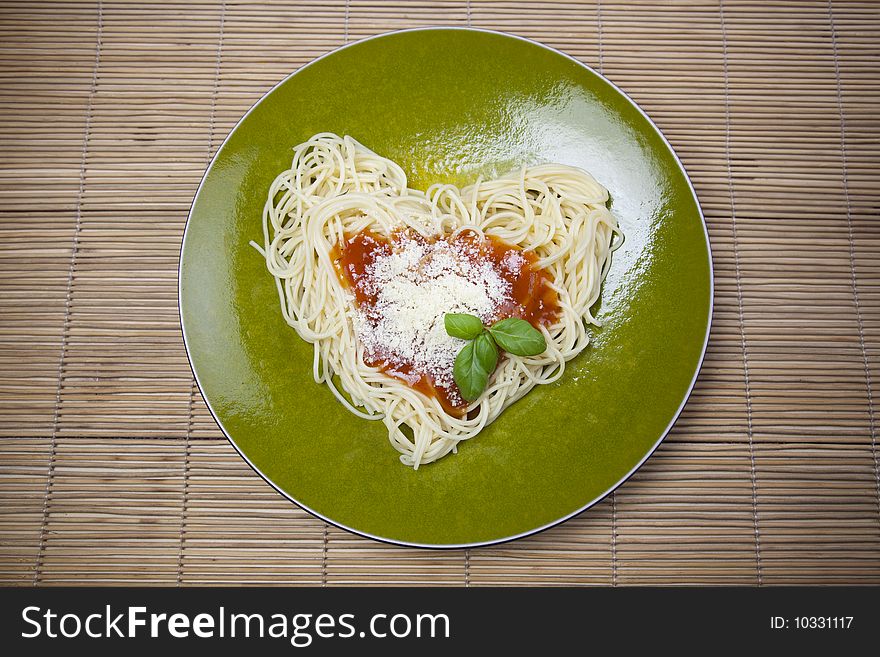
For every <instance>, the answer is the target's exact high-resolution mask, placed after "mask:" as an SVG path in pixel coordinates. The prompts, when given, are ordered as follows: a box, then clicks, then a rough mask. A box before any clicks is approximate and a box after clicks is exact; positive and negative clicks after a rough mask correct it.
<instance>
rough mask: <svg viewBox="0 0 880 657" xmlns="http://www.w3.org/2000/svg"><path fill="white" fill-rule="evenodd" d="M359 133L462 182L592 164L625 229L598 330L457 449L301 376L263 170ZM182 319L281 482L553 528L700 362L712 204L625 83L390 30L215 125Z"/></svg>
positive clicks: (441, 543) (424, 523) (416, 178)
mask: <svg viewBox="0 0 880 657" xmlns="http://www.w3.org/2000/svg"><path fill="white" fill-rule="evenodd" d="M325 131H329V132H335V133H338V134H340V135H343V134H349V135H352V136H353V137H355V138H356V139H358V140H359V141H361V142H362V143H363V144H365V145H366V146H368V147H369V148H371V149H373V150H375V151H376V152H377V153H379V154H381V155H384V156H385V157H388V158H391V159H392V160H394V161H396V162H398V163H399V164H400V165H401V166H402V167H403V169H404V170H405V171H407V172H408V174H409V176H410V186H412V187H417V188H421V189H425V188H426V187H427V186H428V185H430V184H431V183H434V182H438V181H442V182H453V183H457V184H459V185H462V184H466V183H469V182H472V181H473V180H474V179H475V178H476V177H477V175H479V174H483V175H484V176H490V177H491V176H494V175H499V174H503V173H506V172H507V171H508V170H510V169H513V168H515V167H519V166H521V165H523V164H535V163H540V162H561V163H564V164H570V165H575V166H580V167H582V168H584V169H586V170H587V171H590V172H591V173H592V174H593V175H594V176H595V177H596V178H597V179H598V180H599V182H601V183H602V184H603V185H605V186H606V187H607V188H608V189H609V190H610V192H611V196H612V206H611V209H612V211H613V212H614V213H615V215H616V216H617V218H618V220H619V222H620V225H621V227H622V229H623V232H624V233H625V234H626V242H625V244H624V246H623V247H622V248H621V249H620V250H619V251H617V252H616V253H615V254H614V259H613V263H612V266H611V271H610V274H609V276H608V278H607V280H606V281H605V286H604V289H603V293H602V301H601V308H600V312H599V318H600V319H601V321H602V322H603V327H602V328H601V329H596V330H593V343H592V345H591V346H590V347H589V348H587V350H585V351H584V352H583V353H582V354H581V355H580V356H578V357H577V358H576V359H574V360H573V361H572V362H571V363H569V366H568V368H567V369H566V372H565V376H564V377H563V378H562V379H561V381H559V382H557V383H556V384H552V385H548V386H542V387H540V388H538V389H535V390H533V391H532V392H530V393H529V394H528V395H527V396H526V397H525V398H524V399H522V400H521V401H519V402H517V403H516V404H514V405H513V406H511V407H510V408H509V409H507V410H506V411H505V412H504V414H502V416H501V417H500V418H499V419H498V420H497V421H496V422H495V423H493V424H492V425H490V426H489V427H488V428H487V429H485V430H484V431H483V432H482V433H481V434H480V435H479V436H477V437H476V438H475V439H473V440H470V441H467V442H465V443H462V444H461V445H460V446H459V449H458V453H457V454H451V455H449V456H447V457H445V458H443V459H441V460H440V461H438V462H436V463H433V464H430V465H427V466H424V467H422V468H420V469H419V470H418V471H414V470H412V469H411V468H408V467H405V466H404V465H402V464H401V463H400V462H399V461H398V453H397V451H395V450H394V448H393V447H392V446H391V444H390V443H389V442H388V436H387V432H386V430H385V427H384V425H383V424H382V423H380V422H369V421H365V420H361V419H359V418H357V417H355V416H354V415H352V414H350V413H349V412H348V411H346V410H345V409H344V408H343V407H342V406H341V405H340V404H339V403H338V402H337V401H336V399H335V398H334V397H333V394H332V393H331V392H330V390H329V389H327V388H326V387H324V386H320V385H318V384H316V383H314V381H313V380H312V347H311V345H309V344H307V343H305V342H304V341H302V340H301V339H300V338H299V336H297V334H296V332H295V331H294V330H293V329H292V328H290V327H288V326H287V324H286V323H285V322H284V319H283V318H282V316H281V312H280V309H279V305H278V296H277V293H276V290H275V285H274V282H273V279H272V278H271V276H270V275H269V274H268V273H267V272H266V270H265V266H264V262H263V259H262V258H261V257H260V256H259V255H258V254H257V252H256V251H254V249H253V248H251V247H250V246H248V242H249V241H250V240H251V239H254V240H257V241H260V240H261V237H260V236H261V223H260V222H261V211H262V207H263V202H264V200H265V198H266V193H267V190H268V187H269V184H270V183H271V182H272V180H273V179H274V178H275V176H276V175H277V174H278V173H279V172H281V171H282V170H284V169H285V168H287V167H288V166H289V165H290V160H291V155H292V150H291V149H292V147H293V146H295V145H296V144H299V143H300V142H302V141H304V140H306V139H307V138H308V137H310V136H311V135H313V134H315V133H317V132H325ZM180 310H181V321H182V325H183V333H184V339H185V342H186V346H187V351H188V353H189V358H190V361H191V363H192V367H193V371H194V373H195V375H196V379H197V381H198V384H199V387H200V388H201V391H202V394H203V395H204V397H205V400H206V401H207V403H208V406H209V407H210V409H211V412H212V413H213V414H214V417H215V418H216V420H217V423H218V424H219V425H220V427H221V429H223V431H224V433H225V434H226V435H227V436H228V437H229V440H230V441H231V442H232V444H233V445H234V446H235V448H236V449H237V450H238V451H239V453H241V455H242V457H243V458H244V459H245V460H246V461H247V462H248V463H249V464H250V465H251V466H252V467H253V468H254V469H255V470H256V471H257V472H258V473H259V474H260V475H261V476H262V477H264V478H265V479H266V481H268V482H269V483H270V484H272V485H273V486H274V487H275V488H276V489H277V490H278V491H279V492H280V493H281V494H283V495H285V496H286V497H288V498H289V499H291V500H292V501H294V502H296V503H297V504H299V505H300V506H301V507H303V508H304V509H306V510H307V511H309V512H310V513H313V514H314V515H316V516H319V517H321V518H323V519H324V520H326V521H328V522H330V523H333V524H334V525H338V526H339V527H342V528H344V529H349V530H351V531H353V532H356V533H358V534H362V535H364V536H369V537H372V538H376V539H380V540H385V541H391V542H395V543H402V544H407V545H419V546H430V547H462V546H474V545H482V544H488V543H496V542H500V541H505V540H509V539H512V538H517V537H520V536H524V535H527V534H531V533H534V532H536V531H539V530H541V529H545V528H547V527H550V526H552V525H554V524H556V523H559V522H561V521H563V520H565V519H566V518H570V517H571V516H573V515H575V514H577V513H579V512H580V511H583V510H584V509H586V508H588V507H589V506H591V505H593V504H595V503H596V502H598V501H599V500H601V499H602V498H603V497H604V496H606V495H607V494H608V493H609V492H610V491H612V490H613V489H614V488H615V487H616V486H618V485H619V484H621V483H622V482H623V481H625V480H626V479H627V478H628V477H629V476H630V475H631V474H632V473H633V472H634V471H635V469H636V468H638V467H639V465H641V464H642V463H643V462H644V461H645V459H646V458H647V457H648V456H649V455H650V454H651V453H652V452H653V451H654V449H655V448H656V447H657V446H658V444H659V443H660V441H661V440H662V439H663V437H664V436H665V435H666V433H667V432H668V431H669V428H670V427H671V425H672V423H673V422H674V421H675V419H676V417H677V416H678V414H679V412H680V411H681V408H682V406H683V405H684V402H685V400H686V399H687V396H688V394H689V393H690V390H691V388H692V386H693V383H694V380H695V378H696V375H697V371H698V370H699V367H700V363H701V362H702V357H703V353H704V351H705V347H706V340H707V338H708V333H709V323H710V317H711V310H712V267H711V257H710V252H709V242H708V236H707V233H706V228H705V224H704V221H703V218H702V214H701V212H700V208H699V205H698V202H697V199H696V196H695V194H694V190H693V188H692V187H691V184H690V182H689V180H688V177H687V175H686V173H685V171H684V169H683V168H682V165H681V163H680V162H679V160H678V158H677V157H676V156H675V153H674V152H673V151H672V149H671V147H670V146H669V144H668V143H667V141H666V140H665V139H664V138H663V136H662V135H661V134H660V132H659V130H658V129H657V127H656V126H655V125H654V124H653V123H652V122H651V120H650V119H649V118H648V117H647V116H646V115H645V114H644V112H642V111H641V110H640V109H639V108H638V107H637V106H636V105H635V103H633V102H632V101H631V100H630V99H629V98H628V97H627V96H626V95H625V94H624V93H623V92H622V91H620V90H619V89H618V88H617V87H615V86H614V85H613V84H611V83H610V82H609V81H607V80H606V79H604V78H603V77H602V76H600V75H599V74H597V73H596V72H594V71H592V70H591V69H589V68H588V67H586V66H584V65H583V64H580V63H579V62H577V61H575V60H574V59H571V58H570V57H568V56H566V55H564V54H562V53H560V52H558V51H555V50H552V49H550V48H547V47H545V46H542V45H540V44H537V43H534V42H531V41H528V40H525V39H521V38H519V37H514V36H510V35H505V34H500V33H497V32H488V31H483V30H472V29H448V28H437V29H425V30H408V31H402V32H394V33H391V34H385V35H382V36H378V37H374V38H371V39H367V40H364V41H360V42H358V43H356V44H353V45H350V46H346V47H344V48H341V49H339V50H336V51H335V52H333V53H331V54H329V55H327V56H325V57H322V58H320V59H318V60H316V61H314V62H312V63H311V64H309V65H308V66H305V67H303V68H301V69H300V70H299V71H297V72H296V73H295V74H293V75H291V76H290V77H288V78H287V79H285V80H284V81H283V82H281V83H280V84H279V85H278V86H276V87H275V88H274V89H272V91H270V92H269V93H268V94H266V96H264V97H263V99H262V100H260V102H258V103H257V104H256V105H255V106H254V107H253V108H252V109H251V110H250V111H249V112H248V113H247V114H246V115H245V116H244V118H243V119H242V120H241V121H240V122H239V124H238V125H237V126H236V127H235V129H234V130H233V131H232V132H231V133H230V135H229V136H228V137H227V138H226V141H225V142H224V143H223V145H222V146H221V148H220V149H219V151H218V153H217V155H216V156H215V158H214V161H213V162H212V163H211V166H210V167H209V168H208V171H207V173H206V174H205V177H204V179H203V180H202V183H201V186H200V187H199V190H198V192H197V194H196V198H195V201H194V202H193V207H192V210H191V212H190V216H189V220H188V222H187V227H186V232H185V235H184V239H183V247H182V251H181V261H180Z"/></svg>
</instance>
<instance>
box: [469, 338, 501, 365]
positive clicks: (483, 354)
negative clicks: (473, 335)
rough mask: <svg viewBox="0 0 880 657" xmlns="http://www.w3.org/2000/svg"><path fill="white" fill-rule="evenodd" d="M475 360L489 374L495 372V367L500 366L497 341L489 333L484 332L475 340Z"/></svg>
mask: <svg viewBox="0 0 880 657" xmlns="http://www.w3.org/2000/svg"><path fill="white" fill-rule="evenodd" d="M474 360H476V361H477V363H478V364H479V365H480V367H482V368H483V369H484V370H486V372H488V373H489V374H491V373H492V372H494V371H495V366H496V365H497V364H498V347H496V346H495V340H493V339H492V336H491V335H490V334H489V332H488V331H483V332H482V333H480V335H479V337H478V338H477V339H476V340H474Z"/></svg>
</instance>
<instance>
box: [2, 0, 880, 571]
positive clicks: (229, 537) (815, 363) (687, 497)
mask: <svg viewBox="0 0 880 657" xmlns="http://www.w3.org/2000/svg"><path fill="white" fill-rule="evenodd" d="M424 25H460V26H465V25H471V26H474V27H484V28H494V29H498V30H503V31H509V32H515V33H517V34H520V35H523V36H527V37H532V38H535V39H537V40H540V41H542V42H544V43H546V44H548V45H551V46H554V47H556V48H560V49H562V50H565V51H566V52H568V53H569V54H571V55H573V56H575V57H577V58H579V59H580V60H581V61H583V62H585V63H587V64H589V65H591V66H593V67H595V68H597V69H598V70H600V71H602V72H603V73H604V74H605V75H606V76H608V77H609V78H610V79H611V80H612V81H614V82H615V83H617V84H618V85H620V86H621V87H623V89H624V90H626V91H627V92H628V93H629V94H630V95H631V96H632V97H633V98H634V99H635V100H636V101H637V102H638V103H640V104H641V105H642V107H643V108H644V109H645V110H646V111H647V112H648V113H649V114H650V115H651V116H652V117H653V119H654V120H655V121H656V122H657V124H658V125H659V126H660V128H661V129H662V130H663V131H664V132H665V134H666V135H667V137H668V138H669V140H670V141H671V143H672V144H673V146H674V147H675V149H676V150H677V152H678V153H679V155H680V156H681V158H682V160H683V161H684V163H685V166H686V167H687V169H688V171H689V173H690V175H691V176H692V178H693V182H694V185H695V187H696V189H697V193H698V194H699V197H700V199H701V202H702V205H703V209H704V211H705V214H706V219H707V221H708V224H709V230H710V234H711V239H712V246H713V249H714V258H715V273H716V308H715V317H714V325H713V335H712V338H711V341H710V344H709V350H708V354H707V358H706V362H705V365H704V367H703V372H702V375H701V377H700V379H699V381H698V384H697V386H696V389H695V391H694V394H693V397H692V398H691V400H690V402H689V403H688V405H687V407H686V408H685V411H684V413H683V415H682V417H681V419H680V421H679V422H678V424H677V426H676V427H675V429H674V430H673V432H672V433H671V434H670V436H669V437H668V438H667V440H666V441H665V443H664V444H663V445H662V446H661V447H660V449H659V450H658V452H657V453H656V454H655V456H654V457H653V458H651V459H650V460H649V461H648V463H647V464H646V465H645V466H644V467H643V468H642V469H641V470H640V471H639V472H638V473H637V474H636V476H635V477H633V478H632V479H631V480H630V481H629V482H628V483H627V484H626V485H624V486H623V487H622V488H620V489H619V490H618V491H617V493H616V494H614V495H613V496H611V497H610V498H609V499H607V500H606V501H605V502H604V503H602V504H601V505H599V506H597V507H595V508H593V509H592V510H590V511H588V512H586V513H584V514H582V515H581V516H580V517H577V518H575V519H573V520H571V521H570V522H568V523H565V524H564V525H562V526H560V527H557V528H555V529H552V530H550V531H547V532H544V533H543V534H541V535H539V536H535V537H532V538H529V539H525V540H521V541H517V542H515V543H512V544H507V545H504V546H500V547H496V548H484V549H475V550H470V551H467V550H462V551H454V552H442V553H438V552H431V551H423V550H413V549H405V548H395V547H392V546H387V545H381V544H378V543H375V542H372V541H369V540H366V539H361V538H359V537H355V536H352V535H349V534H347V533H345V532H342V531H340V530H337V529H335V528H332V527H327V526H326V525H325V524H324V523H322V522H320V521H318V520H315V519H313V518H312V517H310V516H308V515H307V514H306V513H304V512H302V511H300V510H299V509H297V508H296V507H294V506H293V505H291V504H289V503H288V502H286V501H285V500H283V499H282V498H281V497H280V496H279V495H277V494H276V493H275V492H274V491H273V490H272V489H271V488H270V487H269V486H268V485H267V484H265V483H264V482H263V481H262V480H261V479H259V478H258V477H257V475H255V474H254V473H253V472H252V471H251V470H250V469H249V468H248V467H247V465H246V464H245V463H244V462H243V461H242V460H241V459H240V458H239V457H238V456H237V455H236V453H235V452H234V451H233V449H232V448H231V447H230V446H229V444H228V443H227V442H226V441H225V440H224V438H223V436H222V435H221V434H220V432H219V430H218V429H217V427H216V425H215V424H214V422H213V420H212V419H211V417H210V415H209V413H208V411H207V408H206V406H205V404H204V402H203V401H202V399H201V396H200V395H199V392H198V390H197V389H196V388H195V387H194V384H193V380H192V375H191V372H190V370H189V367H188V365H187V361H186V355H185V353H184V349H183V346H182V342H181V336H180V330H179V326H178V315H177V305H176V294H177V288H176V285H177V257H178V249H179V245H180V237H181V234H182V231H183V227H184V222H185V219H186V214H187V210H188V208H189V203H190V201H191V199H192V196H193V193H194V192H195V189H196V187H197V185H198V182H199V179H200V178H201V175H202V173H203V171H204V169H205V167H206V165H207V163H208V162H209V160H210V157H211V155H212V153H213V151H214V150H215V149H216V148H217V147H218V145H219V144H220V143H221V142H222V140H223V138H224V137H225V135H226V134H227V132H228V131H229V130H230V128H231V127H232V126H233V125H234V123H235V122H236V121H237V119H238V118H239V117H240V116H241V115H242V114H243V113H244V111H246V110H247V108H248V107H250V105H251V104H252V103H253V102H255V101H256V100H257V99H258V98H259V97H260V96H261V95H262V94H263V93H264V92H265V91H266V90H268V89H269V88H270V87H271V86H272V85H273V84H274V83H276V82H277V81H278V80H279V79H281V78H282V77H284V76H285V75H286V74H288V73H289V72H291V71H293V70H295V69H296V68H297V67H299V66H301V65H303V64H305V63H306V62H308V61H310V60H311V59H313V58H314V57H316V56H318V55H321V54H323V53H325V52H327V51H328V50H331V49H333V48H336V47H338V46H340V45H342V44H344V43H346V42H351V41H355V40H358V39H361V38H364V37H367V36H370V35H372V34H376V33H380V32H385V31H388V30H393V29H399V28H406V27H415V26H424ZM878 107H880V5H878V3H876V2H873V1H870V0H869V1H865V2H845V1H843V0H831V2H779V1H773V2H770V1H758V2H743V1H739V0H720V1H716V2H712V1H710V0H680V1H676V2H672V1H671V2H665V3H657V2H651V1H649V0H643V1H641V2H634V3H631V2H627V3H623V2H606V1H602V2H598V1H596V2H565V1H559V2H512V1H507V0H504V1H497V2H496V1H488V0H472V1H470V2H467V1H460V2H452V1H448V2H421V1H413V2H362V1H356V0H351V1H346V0H338V1H332V0H326V1H314V2H307V1H300V0H283V1H281V0H278V1H272V2H249V1H246V0H238V1H235V2H221V1H219V0H196V1H195V2H164V1H160V2H135V1H133V0H132V1H123V2H78V1H71V2H30V1H28V2H15V1H6V2H3V3H2V5H0V583H3V584H7V585H28V586H29V585H61V584H141V585H147V584H164V585H174V584H184V585H185V584H228V583H242V584H244V583H254V584H256V583H265V584H315V585H318V584H327V585H337V584H419V583H421V584H451V585H486V584H503V585H508V584H509V585H521V584H542V585H553V584H603V585H609V584H614V585H617V584H620V585H627V584H670V583H673V584H680V583H688V584H698V583H717V584H747V585H752V584H761V585H775V584H792V583H794V584H806V583H811V584H823V583H829V584H831V583H848V584H867V583H873V584H878V583H880V476H878V475H880V463H878V457H880V455H878V445H877V428H878V426H877V425H878V422H880V418H878V417H877V412H878V409H877V397H878V395H880V388H878V385H880V258H878V256H880V168H878V165H880V136H878V135H880V117H878V111H877V108H878Z"/></svg>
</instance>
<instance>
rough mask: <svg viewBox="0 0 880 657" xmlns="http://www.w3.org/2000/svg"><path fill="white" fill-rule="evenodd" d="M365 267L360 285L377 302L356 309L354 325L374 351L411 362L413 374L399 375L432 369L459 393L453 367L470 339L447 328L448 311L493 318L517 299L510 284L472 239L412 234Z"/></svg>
mask: <svg viewBox="0 0 880 657" xmlns="http://www.w3.org/2000/svg"><path fill="white" fill-rule="evenodd" d="M516 255H518V254H516ZM519 257H520V258H521V256H519ZM509 264H510V265H511V266H517V265H519V264H520V263H518V262H511V263H509ZM365 273H366V275H365V276H362V277H360V278H359V280H358V281H357V286H358V287H359V288H360V290H361V291H362V292H363V293H365V294H367V295H369V296H371V297H373V298H375V300H376V301H375V303H374V304H371V305H368V306H362V307H359V308H357V309H356V310H354V324H355V330H356V331H357V334H358V338H359V340H360V341H361V343H362V344H363V346H364V348H365V350H366V353H367V355H368V357H369V358H370V359H372V360H380V361H385V362H387V363H393V364H395V365H397V366H398V367H400V366H408V367H404V368H403V369H409V370H411V373H410V374H409V375H406V374H405V373H403V372H392V373H395V374H397V375H399V376H401V377H402V378H408V379H409V380H410V383H413V382H414V381H417V380H418V379H419V378H420V376H421V375H422V374H428V375H429V376H430V377H431V379H432V380H433V382H434V384H435V385H437V386H440V387H443V388H446V389H447V391H448V392H450V393H452V395H451V396H453V397H456V398H457V397H458V391H457V389H456V388H455V387H454V385H453V376H452V369H453V365H454V363H455V357H456V356H457V355H458V352H459V351H460V350H461V348H462V347H463V346H464V344H465V341H464V340H460V339H458V338H453V337H452V336H450V335H448V334H447V333H446V328H445V325H444V321H443V318H444V315H445V314H446V313H469V314H471V315H476V316H478V317H479V318H480V319H482V320H483V322H485V323H488V322H490V321H492V319H493V318H494V317H496V316H497V313H498V308H499V307H501V306H502V305H503V304H505V303H509V302H510V300H511V285H510V283H509V282H508V281H507V280H505V279H504V278H502V276H501V275H500V274H499V273H498V271H497V270H496V268H495V267H494V266H493V264H492V263H491V262H489V261H487V260H486V259H485V258H483V257H481V255H480V253H479V250H478V249H477V247H476V246H474V245H473V244H471V243H468V242H463V241H452V242H448V241H444V240H442V239H441V240H437V241H435V242H428V243H426V242H424V241H422V240H418V239H413V238H411V237H406V236H405V237H403V238H402V239H401V240H400V241H399V242H397V243H395V248H394V249H392V250H391V252H389V253H382V254H380V255H378V256H377V258H376V259H375V260H374V261H373V262H372V263H371V264H370V266H369V267H368V268H367V270H366V272H365ZM453 401H459V402H460V401H461V400H460V399H457V400H453Z"/></svg>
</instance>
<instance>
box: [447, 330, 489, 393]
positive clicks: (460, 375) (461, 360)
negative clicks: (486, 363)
mask: <svg viewBox="0 0 880 657" xmlns="http://www.w3.org/2000/svg"><path fill="white" fill-rule="evenodd" d="M474 345H475V341H471V342H468V343H467V344H466V345H465V346H464V347H463V348H462V350H461V351H459V352H458V356H456V358H455V365H453V367H452V376H453V378H454V379H455V385H457V386H458V390H459V392H461V396H462V397H464V398H465V399H466V400H467V401H474V400H475V399H476V398H477V397H479V396H480V395H481V394H482V392H483V390H485V389H486V383H487V382H488V381H489V372H488V371H487V370H486V368H484V367H482V365H481V364H480V363H479V361H478V360H477V358H476V354H475V349H474Z"/></svg>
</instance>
